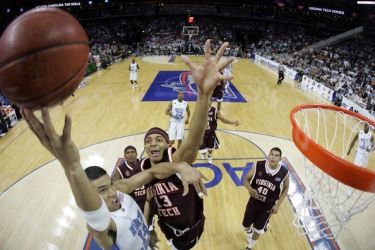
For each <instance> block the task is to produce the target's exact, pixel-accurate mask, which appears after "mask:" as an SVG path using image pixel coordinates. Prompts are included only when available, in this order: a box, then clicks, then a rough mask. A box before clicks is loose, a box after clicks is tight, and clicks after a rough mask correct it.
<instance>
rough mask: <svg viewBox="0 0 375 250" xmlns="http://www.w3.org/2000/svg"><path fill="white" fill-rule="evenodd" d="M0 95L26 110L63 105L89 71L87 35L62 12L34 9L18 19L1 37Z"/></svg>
mask: <svg viewBox="0 0 375 250" xmlns="http://www.w3.org/2000/svg"><path fill="white" fill-rule="evenodd" d="M0 51H1V53H0V90H1V91H2V93H3V94H4V95H5V96H6V97H7V98H8V99H9V100H10V101H12V102H14V103H15V104H17V105H18V106H20V107H23V108H30V109H39V108H41V107H48V106H53V105H55V104H58V103H61V102H62V101H63V100H65V99H66V98H67V97H69V96H70V95H71V94H72V93H73V92H74V90H75V89H76V88H77V86H78V85H79V83H80V81H81V80H82V78H83V75H84V73H85V70H86V66H87V60H88V54H89V46H88V38H87V36H86V32H85V31H84V29H83V28H82V26H81V25H80V23H79V22H78V21H77V20H76V19H75V18H74V17H73V16H71V15H70V14H68V13H67V12H65V11H62V10H60V9H54V8H40V9H32V10H30V11H27V12H25V13H24V14H22V15H20V16H19V17H17V18H16V19H15V20H14V21H13V22H12V23H11V24H9V26H8V27H7V28H6V29H5V31H4V33H3V34H2V35H1V38H0Z"/></svg>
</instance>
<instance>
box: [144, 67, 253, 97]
mask: <svg viewBox="0 0 375 250" xmlns="http://www.w3.org/2000/svg"><path fill="white" fill-rule="evenodd" d="M178 91H182V92H184V94H185V95H184V100H185V101H196V100H197V94H198V91H197V86H196V85H195V82H194V80H193V78H192V77H191V74H190V72H189V71H159V73H158V75H157V76H156V77H155V79H154V81H153V82H152V83H151V85H150V87H149V89H148V90H147V92H146V94H145V96H144V97H143V99H142V101H171V100H174V99H176V98H177V92H178ZM224 102H246V100H245V98H244V97H243V96H242V95H241V94H240V92H239V91H238V90H237V89H236V87H234V85H233V84H232V83H231V82H230V84H229V87H228V90H227V92H226V93H224Z"/></svg>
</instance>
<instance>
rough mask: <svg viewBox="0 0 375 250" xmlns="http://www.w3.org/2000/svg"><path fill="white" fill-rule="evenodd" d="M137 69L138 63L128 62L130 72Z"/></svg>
mask: <svg viewBox="0 0 375 250" xmlns="http://www.w3.org/2000/svg"><path fill="white" fill-rule="evenodd" d="M137 71H138V64H137V63H131V64H130V72H132V73H133V72H137Z"/></svg>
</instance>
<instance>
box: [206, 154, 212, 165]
mask: <svg viewBox="0 0 375 250" xmlns="http://www.w3.org/2000/svg"><path fill="white" fill-rule="evenodd" d="M207 159H208V163H209V164H212V156H209V157H207Z"/></svg>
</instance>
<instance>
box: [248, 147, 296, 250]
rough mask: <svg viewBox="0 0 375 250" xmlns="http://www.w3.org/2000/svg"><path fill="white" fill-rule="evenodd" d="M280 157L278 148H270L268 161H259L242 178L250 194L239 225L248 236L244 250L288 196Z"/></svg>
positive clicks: (286, 178) (286, 175) (287, 178)
mask: <svg viewBox="0 0 375 250" xmlns="http://www.w3.org/2000/svg"><path fill="white" fill-rule="evenodd" d="M281 154H282V153H281V150H280V149H279V148H277V147H274V148H272V149H271V151H270V153H269V155H268V159H267V160H264V161H258V162H257V163H256V165H255V166H254V167H253V168H252V169H251V170H250V172H249V173H248V174H247V176H246V177H245V180H244V186H245V188H246V189H247V190H248V191H249V194H250V199H249V201H248V203H247V206H246V211H245V215H244V218H243V222H242V226H243V227H244V228H245V230H246V232H247V235H248V236H247V241H248V244H247V247H246V250H249V249H252V248H253V247H254V245H255V243H256V241H257V240H258V238H259V237H260V235H261V234H263V233H264V231H265V229H266V226H267V224H268V221H269V219H270V217H271V215H272V214H275V213H277V211H278V210H279V207H280V204H281V202H283V200H284V198H285V197H286V195H287V193H288V188H289V171H288V169H287V168H286V167H285V166H283V165H282V164H281Z"/></svg>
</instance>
